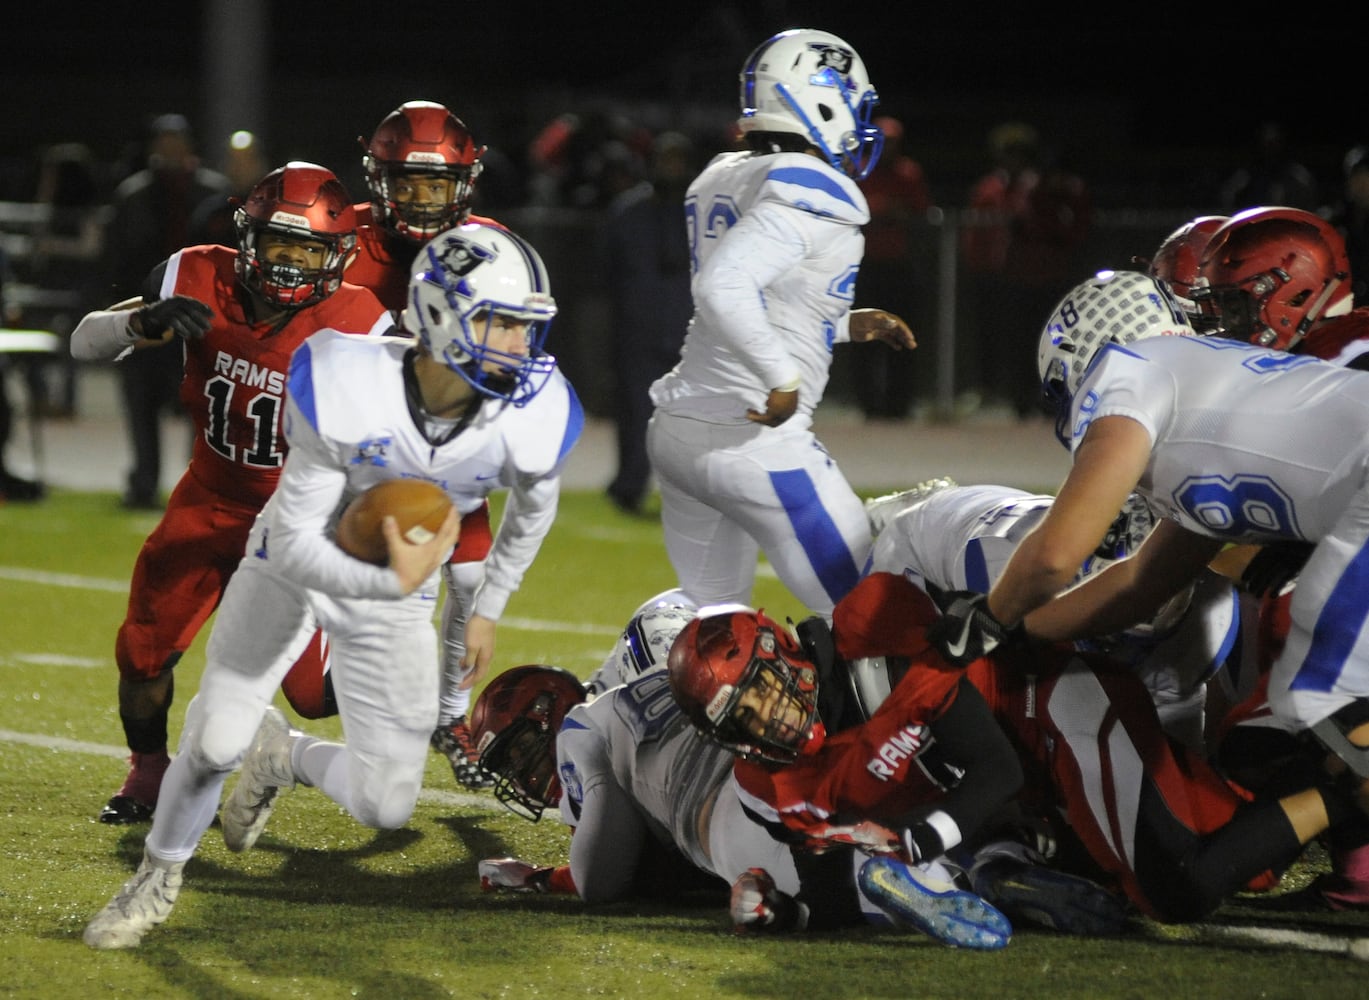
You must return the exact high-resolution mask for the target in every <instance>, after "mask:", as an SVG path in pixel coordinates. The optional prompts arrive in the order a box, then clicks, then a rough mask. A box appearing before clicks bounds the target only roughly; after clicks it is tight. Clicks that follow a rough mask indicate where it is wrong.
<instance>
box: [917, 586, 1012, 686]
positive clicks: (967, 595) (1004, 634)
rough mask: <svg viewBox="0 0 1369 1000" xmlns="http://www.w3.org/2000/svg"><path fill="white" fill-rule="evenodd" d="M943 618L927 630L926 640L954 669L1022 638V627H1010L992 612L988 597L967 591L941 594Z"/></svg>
mask: <svg viewBox="0 0 1369 1000" xmlns="http://www.w3.org/2000/svg"><path fill="white" fill-rule="evenodd" d="M941 606H942V608H943V609H944V610H943V611H942V615H941V617H940V618H939V619H938V620H937V621H936V622H934V623H933V624H932V627H931V628H929V629H928V630H927V639H928V641H930V642H931V643H932V645H933V646H935V647H936V648H937V652H939V653H940V654H941V655H942V657H943V658H944V659H945V660H946V661H947V662H948V663H950V664H951V665H952V666H955V667H964V666H966V665H967V664H969V663H970V662H972V661H974V660H977V659H979V658H980V657H981V656H987V655H988V654H989V653H992V652H993V651H994V650H995V649H997V648H998V647H999V646H1002V645H1003V644H1004V643H1008V642H1013V641H1016V640H1018V639H1021V638H1022V637H1023V636H1024V635H1025V631H1024V630H1023V628H1022V626H1021V625H1020V624H1019V625H1017V626H1016V627H1015V628H1011V629H1010V628H1008V627H1007V626H1006V625H1004V624H1003V623H1002V622H1000V621H999V620H998V619H997V618H995V617H994V616H993V615H992V614H991V613H990V612H989V596H988V595H987V594H976V593H974V592H972V591H968V590H953V591H949V592H947V593H943V594H942V595H941Z"/></svg>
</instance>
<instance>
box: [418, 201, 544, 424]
mask: <svg viewBox="0 0 1369 1000" xmlns="http://www.w3.org/2000/svg"><path fill="white" fill-rule="evenodd" d="M495 315H499V316H507V317H511V318H513V319H515V320H517V321H519V322H522V323H527V324H528V333H527V354H517V353H507V352H503V351H498V350H495V349H493V348H490V347H487V346H486V337H487V334H488V332H489V327H490V324H491V322H492V320H493V317H494V316H495ZM555 315H556V301H555V300H554V299H553V298H552V297H551V290H550V285H549V283H548V280H547V270H546V268H545V267H544V266H543V264H542V258H541V257H539V256H538V255H537V251H536V250H534V249H533V248H532V247H531V246H530V245H529V244H528V243H527V242H526V241H524V240H523V239H521V238H520V237H518V236H515V235H514V234H513V233H511V232H509V231H508V230H506V229H502V228H500V227H497V226H489V225H484V224H482V223H467V224H466V225H463V226H458V227H456V228H455V229H450V230H448V231H447V232H445V233H443V234H442V235H440V236H438V237H437V239H435V240H433V241H432V242H431V243H429V244H427V245H426V246H424V247H423V249H421V250H420V251H419V252H418V256H417V257H416V258H415V259H414V263H413V268H412V269H411V270H410V272H409V300H408V305H407V307H406V308H405V310H404V320H403V322H404V328H405V329H406V330H408V331H409V332H410V333H413V334H416V335H417V336H418V337H419V339H421V340H422V341H423V344H424V345H425V346H426V347H427V349H428V351H429V353H430V354H431V355H432V356H433V357H434V358H439V359H441V360H442V361H445V362H446V363H447V365H448V367H450V368H451V369H452V370H453V371H454V372H456V373H457V374H458V375H460V376H461V377H462V378H464V379H465V380H466V381H467V382H469V383H470V384H471V385H472V386H473V387H474V388H475V390H476V391H477V392H480V393H482V394H484V395H486V396H490V397H493V398H495V399H503V400H506V401H508V402H510V403H512V404H513V405H514V406H523V405H524V404H526V403H527V402H528V401H529V400H531V399H532V398H533V397H534V396H536V395H537V393H538V392H540V391H541V389H542V386H544V385H545V384H546V382H547V379H548V378H549V377H550V376H551V373H552V371H553V369H555V367H556V359H555V358H554V357H552V356H551V355H549V354H546V353H544V352H543V350H542V345H543V343H544V342H545V341H546V337H547V329H548V328H549V327H550V326H551V321H552V317H554V316H555ZM491 369H493V370H491Z"/></svg>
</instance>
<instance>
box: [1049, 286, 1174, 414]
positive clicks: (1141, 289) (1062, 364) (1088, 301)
mask: <svg viewBox="0 0 1369 1000" xmlns="http://www.w3.org/2000/svg"><path fill="white" fill-rule="evenodd" d="M1193 335H1194V332H1193V328H1192V327H1191V326H1189V324H1188V317H1187V316H1185V315H1184V312H1183V310H1182V309H1181V308H1180V306H1179V303H1178V301H1177V300H1176V299H1175V298H1174V295H1173V293H1172V292H1170V290H1169V287H1168V286H1167V285H1166V284H1165V283H1164V282H1163V281H1160V280H1159V279H1157V278H1153V277H1151V276H1150V275H1148V274H1140V273H1139V272H1136V271H1099V272H1098V273H1097V274H1095V275H1094V276H1093V277H1091V278H1089V279H1088V280H1087V281H1084V282H1082V283H1080V284H1078V285H1076V286H1075V287H1074V288H1072V289H1071V290H1070V291H1069V292H1068V293H1067V294H1066V295H1065V297H1064V298H1063V299H1061V300H1060V303H1059V304H1058V305H1057V306H1056V307H1055V309H1054V311H1052V313H1051V315H1050V319H1049V320H1047V322H1046V327H1045V329H1044V330H1042V331H1041V340H1040V343H1039V345H1038V347H1037V354H1036V365H1037V373H1038V374H1039V375H1040V376H1041V389H1042V391H1043V392H1044V393H1045V395H1046V399H1047V400H1049V401H1050V402H1052V403H1055V404H1056V405H1057V406H1058V407H1061V408H1063V406H1064V404H1068V402H1069V400H1070V399H1071V398H1072V397H1073V396H1074V394H1075V392H1077V391H1078V389H1079V385H1080V383H1082V382H1083V381H1084V376H1085V375H1086V374H1087V373H1088V370H1089V367H1090V366H1091V365H1092V364H1093V362H1094V360H1095V359H1096V358H1097V357H1098V355H1099V353H1101V352H1102V350H1103V348H1105V347H1107V346H1108V345H1109V344H1130V343H1131V342H1132V341H1134V340H1141V339H1143V338H1145V337H1157V336H1193Z"/></svg>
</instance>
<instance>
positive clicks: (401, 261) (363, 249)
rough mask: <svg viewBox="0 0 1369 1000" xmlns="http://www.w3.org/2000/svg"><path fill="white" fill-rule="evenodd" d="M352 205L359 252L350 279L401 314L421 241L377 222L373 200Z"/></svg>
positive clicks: (349, 268) (490, 222)
mask: <svg viewBox="0 0 1369 1000" xmlns="http://www.w3.org/2000/svg"><path fill="white" fill-rule="evenodd" d="M353 207H354V208H355V210H356V213H357V255H356V257H355V258H354V259H353V260H352V263H351V264H349V265H347V280H348V281H349V282H350V283H351V284H353V285H361V286H362V287H363V288H369V289H370V290H371V291H372V292H374V293H375V297H376V298H378V299H380V302H381V304H382V305H384V306H385V308H386V309H389V310H391V311H392V312H394V313H395V314H396V315H398V313H399V312H400V311H401V310H402V309H403V308H404V305H405V303H406V302H407V301H408V297H409V269H410V268H411V267H413V263H414V258H415V257H417V256H418V250H419V245H418V244H415V243H410V242H408V241H407V240H399V239H395V238H394V237H392V236H390V235H389V234H388V233H387V232H386V231H385V230H384V228H382V227H381V226H378V225H376V223H375V221H374V220H373V218H372V211H371V210H372V206H371V203H370V202H364V203H362V204H359V205H355V206H353ZM466 221H467V222H480V223H483V224H484V225H487V226H499V223H497V222H495V221H494V220H493V219H485V218H481V217H480V216H478V215H472V216H469V217H468V218H467V219H466ZM500 228H501V229H502V228H503V227H502V226H500Z"/></svg>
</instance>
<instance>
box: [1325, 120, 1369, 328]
mask: <svg viewBox="0 0 1369 1000" xmlns="http://www.w3.org/2000/svg"><path fill="white" fill-rule="evenodd" d="M1324 214H1325V215H1326V218H1327V221H1328V222H1330V223H1331V225H1333V226H1335V227H1336V230H1337V231H1338V232H1339V233H1340V234H1341V236H1343V237H1345V252H1346V253H1347V254H1349V256H1350V276H1351V278H1352V279H1353V281H1354V284H1353V287H1354V292H1355V306H1356V307H1359V306H1369V145H1363V144H1362V145H1358V146H1354V147H1352V148H1351V149H1350V151H1349V152H1348V153H1346V154H1345V187H1344V188H1343V189H1342V193H1341V197H1340V200H1339V201H1338V202H1336V203H1335V204H1334V205H1332V206H1330V207H1329V208H1328V209H1327V210H1326V211H1325V213H1324Z"/></svg>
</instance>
